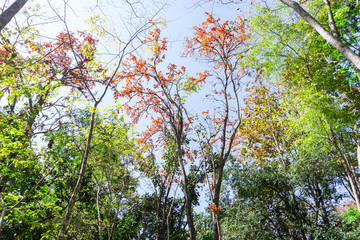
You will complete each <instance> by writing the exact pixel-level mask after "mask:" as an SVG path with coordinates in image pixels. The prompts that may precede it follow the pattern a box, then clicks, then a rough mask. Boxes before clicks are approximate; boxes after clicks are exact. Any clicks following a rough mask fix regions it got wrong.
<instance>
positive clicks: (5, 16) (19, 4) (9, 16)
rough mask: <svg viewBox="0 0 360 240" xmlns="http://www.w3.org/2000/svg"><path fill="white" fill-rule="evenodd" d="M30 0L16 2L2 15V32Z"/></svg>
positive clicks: (0, 21) (0, 28) (0, 25)
mask: <svg viewBox="0 0 360 240" xmlns="http://www.w3.org/2000/svg"><path fill="white" fill-rule="evenodd" d="M27 1H28V0H16V1H15V2H14V3H13V4H11V6H10V7H8V8H7V9H6V10H5V11H4V12H3V13H2V14H1V15H0V32H1V31H2V30H3V28H4V27H5V26H6V25H7V24H8V23H9V22H10V21H11V19H12V18H13V17H14V16H15V15H16V14H17V13H18V12H19V11H20V9H21V8H22V7H23V6H24V5H25V3H26V2H27Z"/></svg>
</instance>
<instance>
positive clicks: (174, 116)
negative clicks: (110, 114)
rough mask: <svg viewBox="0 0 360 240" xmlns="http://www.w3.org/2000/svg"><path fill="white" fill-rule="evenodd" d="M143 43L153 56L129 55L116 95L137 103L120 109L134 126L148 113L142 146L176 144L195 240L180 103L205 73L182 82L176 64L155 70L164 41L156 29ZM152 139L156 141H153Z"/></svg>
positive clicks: (186, 126) (183, 112)
mask: <svg viewBox="0 0 360 240" xmlns="http://www.w3.org/2000/svg"><path fill="white" fill-rule="evenodd" d="M146 41H147V42H148V43H149V45H150V50H151V53H152V55H153V56H152V57H149V58H148V59H147V60H143V59H139V58H138V57H136V56H134V55H132V56H131V57H130V58H129V59H128V60H127V62H126V63H125V69H124V71H123V72H121V74H119V75H118V78H120V79H125V80H126V84H125V86H124V88H123V89H121V91H119V92H118V96H122V97H125V98H127V99H129V100H135V101H136V100H137V102H135V103H134V104H131V105H130V103H128V104H126V105H125V106H124V107H125V108H126V110H127V114H128V115H129V116H130V117H131V118H132V119H133V122H134V123H137V122H138V121H139V119H140V117H141V116H143V115H145V116H147V115H148V114H149V115H150V114H151V117H150V120H151V123H150V126H148V128H147V130H146V131H145V132H144V133H143V134H142V137H143V143H146V144H148V146H149V148H151V149H154V148H156V146H157V147H161V148H163V147H165V146H166V143H167V142H168V141H169V140H170V141H174V142H175V143H176V150H175V153H176V161H177V163H178V166H179V168H180V175H181V182H182V190H183V193H184V197H185V211H186V218H187V223H188V227H189V229H190V239H192V240H193V239H195V238H196V233H195V228H194V223H193V215H192V204H193V200H194V196H193V194H192V193H191V187H190V186H191V183H190V182H189V176H188V173H187V172H186V169H185V161H186V160H185V159H186V158H188V155H187V154H188V153H189V151H188V150H187V148H186V143H187V141H188V140H187V132H188V131H189V126H190V122H191V121H192V119H191V118H190V117H187V114H186V109H185V107H184V100H185V97H186V91H185V89H186V88H188V87H195V86H196V84H201V83H202V82H203V81H204V79H205V77H206V73H199V77H198V78H188V79H187V80H186V81H184V77H185V67H181V68H180V69H178V68H177V66H176V65H174V64H169V65H168V66H167V71H166V72H162V71H161V70H160V69H159V67H160V64H161V63H162V62H163V61H164V59H165V51H166V48H167V46H166V39H161V38H160V29H155V30H154V31H151V32H149V35H148V37H147V39H146ZM183 86H184V87H183ZM184 88H185V89H184ZM157 134H158V135H157ZM165 134H167V135H165ZM155 137H156V138H157V139H158V140H155Z"/></svg>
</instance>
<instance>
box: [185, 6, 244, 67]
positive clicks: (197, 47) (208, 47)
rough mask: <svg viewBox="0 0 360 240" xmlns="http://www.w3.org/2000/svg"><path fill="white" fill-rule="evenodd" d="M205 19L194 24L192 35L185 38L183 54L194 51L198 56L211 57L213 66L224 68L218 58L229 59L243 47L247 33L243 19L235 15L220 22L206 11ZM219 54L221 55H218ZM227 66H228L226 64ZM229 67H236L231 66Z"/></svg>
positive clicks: (191, 53)
mask: <svg viewBox="0 0 360 240" xmlns="http://www.w3.org/2000/svg"><path fill="white" fill-rule="evenodd" d="M206 15H207V16H208V17H207V20H206V21H205V22H203V23H202V24H201V25H199V26H195V27H194V30H195V33H194V36H193V37H192V38H190V39H187V40H186V51H185V53H184V55H186V54H190V55H193V54H194V53H195V52H197V54H199V56H200V57H206V58H210V59H212V60H213V61H214V62H215V63H216V65H215V68H225V64H224V62H223V61H218V60H219V59H220V58H223V59H230V58H232V57H234V54H237V53H239V52H240V49H241V48H243V46H244V43H245V40H246V38H247V36H248V35H247V34H246V31H245V29H246V28H245V24H244V21H243V20H242V19H241V17H240V16H237V17H236V19H235V20H234V21H226V22H224V23H220V18H218V19H215V18H214V17H213V16H212V14H209V13H206ZM220 56H221V57H220ZM227 67H229V66H227ZM230 67H232V68H233V67H236V66H231V63H230Z"/></svg>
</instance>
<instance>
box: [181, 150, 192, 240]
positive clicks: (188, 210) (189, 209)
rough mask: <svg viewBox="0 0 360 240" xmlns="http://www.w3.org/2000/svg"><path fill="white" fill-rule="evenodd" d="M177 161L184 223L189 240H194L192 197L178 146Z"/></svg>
mask: <svg viewBox="0 0 360 240" xmlns="http://www.w3.org/2000/svg"><path fill="white" fill-rule="evenodd" d="M178 161H179V165H180V172H181V177H182V182H183V188H184V191H183V192H184V197H185V210H186V221H187V224H188V227H189V231H190V240H196V232H195V227H194V219H193V215H192V196H191V194H190V193H189V186H188V185H189V184H188V179H187V176H186V171H185V167H184V162H183V159H182V149H181V147H179V146H178Z"/></svg>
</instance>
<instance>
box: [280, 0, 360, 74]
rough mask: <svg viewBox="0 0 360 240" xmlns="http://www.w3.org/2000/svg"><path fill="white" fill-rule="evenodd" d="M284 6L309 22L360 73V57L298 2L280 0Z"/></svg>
mask: <svg viewBox="0 0 360 240" xmlns="http://www.w3.org/2000/svg"><path fill="white" fill-rule="evenodd" d="M280 2H282V3H283V4H285V5H286V6H288V7H291V8H292V9H294V11H295V12H297V13H298V14H299V15H300V17H302V18H303V19H304V20H305V21H307V22H308V23H309V24H310V26H312V27H313V28H314V29H315V30H316V31H317V32H318V33H319V34H320V35H321V36H322V37H323V38H324V39H325V40H326V41H327V42H329V43H330V44H331V45H332V46H333V47H334V48H336V49H337V50H338V51H339V52H340V53H341V54H342V55H344V56H345V58H346V59H347V60H349V61H350V63H351V64H352V66H353V68H354V70H355V72H356V73H359V72H360V57H359V56H358V55H357V54H356V53H355V52H354V51H352V50H351V49H350V48H349V47H348V46H346V45H345V44H344V43H343V42H342V41H341V40H340V39H338V38H336V37H335V36H333V35H332V34H331V33H330V32H329V31H328V30H326V29H325V28H324V27H323V26H322V25H321V24H320V23H319V22H318V21H317V20H316V19H315V18H313V17H312V16H311V15H310V14H309V13H308V12H306V11H305V10H304V9H303V8H302V7H301V6H300V5H299V4H298V3H297V2H295V1H292V0H280Z"/></svg>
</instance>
